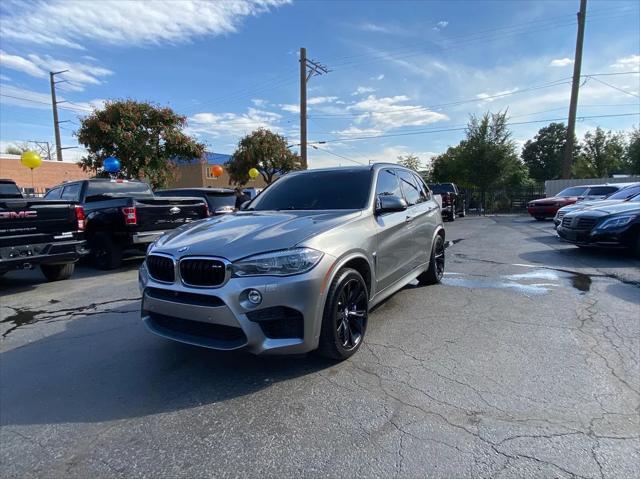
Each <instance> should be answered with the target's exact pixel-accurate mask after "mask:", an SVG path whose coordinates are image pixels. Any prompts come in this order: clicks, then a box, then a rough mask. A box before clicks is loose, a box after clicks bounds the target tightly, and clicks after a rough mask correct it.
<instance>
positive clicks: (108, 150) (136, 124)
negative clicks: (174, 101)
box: [76, 100, 204, 188]
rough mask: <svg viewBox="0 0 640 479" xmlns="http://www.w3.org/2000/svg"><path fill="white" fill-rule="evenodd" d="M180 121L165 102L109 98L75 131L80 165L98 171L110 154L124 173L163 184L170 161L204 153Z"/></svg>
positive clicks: (169, 173)
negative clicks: (81, 155) (83, 150)
mask: <svg viewBox="0 0 640 479" xmlns="http://www.w3.org/2000/svg"><path fill="white" fill-rule="evenodd" d="M185 126H186V117H184V116H181V115H178V114H176V113H175V112H174V111H173V110H172V109H171V108H168V107H159V106H157V105H153V104H151V103H147V102H137V101H133V100H117V101H109V102H107V103H106V104H105V106H104V108H103V109H101V110H96V111H94V112H93V113H92V114H90V115H89V116H87V117H86V118H84V119H83V120H82V124H81V125H80V129H79V130H78V132H77V133H76V134H77V137H78V141H79V143H81V144H82V145H84V147H85V148H86V149H87V150H88V154H87V156H85V157H84V158H82V160H80V165H81V166H82V168H83V169H84V170H85V171H95V172H97V173H100V171H101V169H102V162H103V161H104V159H105V158H107V157H109V156H115V157H116V158H118V159H119V160H120V165H121V174H122V175H123V176H124V177H126V178H142V177H145V178H146V179H147V180H148V181H149V182H150V183H151V185H152V186H153V187H154V188H159V187H162V186H165V185H166V184H167V182H168V180H169V179H171V177H172V175H173V172H174V171H175V165H174V161H176V160H178V161H180V160H182V161H184V160H187V161H188V160H193V159H195V158H200V157H202V155H203V154H204V145H203V144H201V143H199V142H197V141H195V140H194V139H192V138H191V137H189V136H188V135H186V134H185V133H184V132H183V128H184V127H185Z"/></svg>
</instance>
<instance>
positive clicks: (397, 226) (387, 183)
mask: <svg viewBox="0 0 640 479" xmlns="http://www.w3.org/2000/svg"><path fill="white" fill-rule="evenodd" d="M382 195H395V196H398V197H400V198H402V189H401V187H400V180H399V178H398V170H397V169H395V168H387V169H383V170H380V171H378V178H377V180H376V200H377V199H378V197H380V196H382ZM406 219H407V212H406V211H398V212H392V213H382V214H377V215H376V216H375V222H376V227H377V233H376V239H377V251H376V264H375V267H376V290H377V291H382V290H384V289H386V288H387V287H389V286H391V285H392V284H393V283H395V282H396V281H398V280H399V279H400V278H402V277H403V276H404V275H405V274H406V273H407V272H408V271H409V270H410V262H411V260H412V255H413V250H414V248H415V247H414V246H413V244H412V243H413V240H412V238H411V228H407V222H406Z"/></svg>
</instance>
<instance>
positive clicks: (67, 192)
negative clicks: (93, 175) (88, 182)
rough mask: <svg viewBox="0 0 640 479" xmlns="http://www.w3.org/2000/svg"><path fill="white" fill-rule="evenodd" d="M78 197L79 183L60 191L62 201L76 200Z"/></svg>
mask: <svg viewBox="0 0 640 479" xmlns="http://www.w3.org/2000/svg"><path fill="white" fill-rule="evenodd" d="M79 196H80V183H74V184H72V185H69V186H65V187H64V188H63V189H62V196H61V197H60V198H62V199H63V200H77V199H78V198H79Z"/></svg>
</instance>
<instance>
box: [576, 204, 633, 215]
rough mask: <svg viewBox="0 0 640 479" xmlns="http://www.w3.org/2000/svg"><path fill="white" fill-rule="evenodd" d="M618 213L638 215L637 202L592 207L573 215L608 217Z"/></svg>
mask: <svg viewBox="0 0 640 479" xmlns="http://www.w3.org/2000/svg"><path fill="white" fill-rule="evenodd" d="M619 213H632V214H640V203H638V202H637V201H623V202H618V203H613V204H608V205H601V206H592V207H590V208H586V209H583V210H579V211H576V212H575V214H584V215H587V216H608V215H615V214H619Z"/></svg>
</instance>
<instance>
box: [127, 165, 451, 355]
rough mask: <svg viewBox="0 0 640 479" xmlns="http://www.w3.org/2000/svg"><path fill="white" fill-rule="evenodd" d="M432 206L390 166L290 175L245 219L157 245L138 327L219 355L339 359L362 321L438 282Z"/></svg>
mask: <svg viewBox="0 0 640 479" xmlns="http://www.w3.org/2000/svg"><path fill="white" fill-rule="evenodd" d="M444 239H445V232H444V228H443V225H442V217H441V214H440V208H439V206H438V203H437V202H436V201H435V200H434V198H433V195H432V194H431V192H430V191H429V189H428V188H427V186H426V185H425V184H424V182H423V181H422V179H421V178H420V177H419V176H418V175H417V174H416V173H414V172H413V171H411V170H408V169H406V168H402V167H399V166H398V165H395V164H375V165H370V166H362V167H354V168H344V167H343V168H332V169H321V170H308V171H300V172H294V173H290V174H287V175H285V176H283V177H282V178H280V179H279V180H278V181H276V182H275V183H274V184H272V185H271V186H269V187H268V188H267V189H266V190H265V191H263V192H262V194H260V195H259V196H258V197H256V198H255V199H254V200H253V201H251V203H249V204H248V206H245V208H244V210H242V211H239V212H237V213H235V214H231V215H224V216H219V217H212V218H209V219H206V220H202V221H199V222H196V223H192V224H189V225H185V226H184V227H180V228H178V229H176V230H173V231H172V232H170V233H168V234H166V235H164V236H162V237H161V238H159V239H158V240H156V241H155V243H153V244H152V245H151V246H150V247H149V250H148V252H147V257H146V260H145V262H144V263H143V265H142V266H141V268H140V275H139V280H140V288H141V291H142V319H143V320H144V322H145V323H146V324H147V326H148V327H149V328H150V329H151V331H153V332H154V333H157V334H159V335H161V336H164V337H166V338H169V339H173V340H176V341H182V342H185V343H189V344H194V345H198V346H204V347H209V348H215V349H222V350H232V349H246V350H248V351H250V352H252V353H256V354H260V353H279V354H291V353H304V352H307V351H311V350H315V349H318V350H319V352H320V353H322V354H323V355H325V356H328V357H331V358H335V359H345V358H347V357H349V356H351V355H352V354H353V353H354V352H355V351H356V350H357V349H358V348H359V347H360V345H361V344H362V341H363V338H364V335H365V331H366V329H367V318H368V313H369V310H370V309H371V308H372V307H373V306H375V305H376V304H377V303H379V302H380V301H382V300H383V299H385V298H386V297H388V296H389V295H391V294H393V293H394V292H396V291H398V290H399V289H400V288H402V287H403V286H405V285H406V284H407V283H409V282H410V281H412V280H414V279H416V278H417V279H418V281H419V282H420V283H423V284H433V283H438V282H439V281H440V279H441V278H442V275H443V273H444V249H445V248H444Z"/></svg>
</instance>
